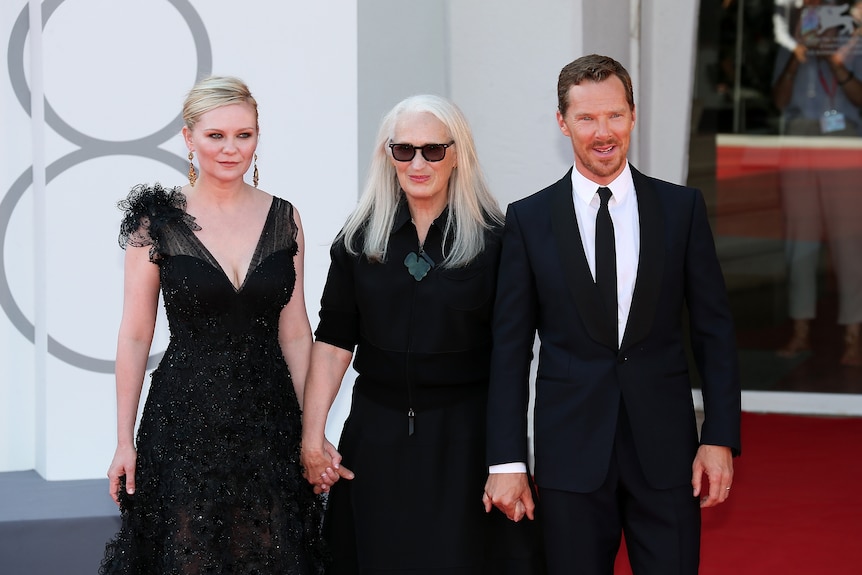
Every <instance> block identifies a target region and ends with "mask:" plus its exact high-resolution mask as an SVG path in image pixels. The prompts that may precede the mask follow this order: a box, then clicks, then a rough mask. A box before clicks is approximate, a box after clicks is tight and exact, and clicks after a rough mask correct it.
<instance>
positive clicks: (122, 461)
mask: <svg viewBox="0 0 862 575" xmlns="http://www.w3.org/2000/svg"><path fill="white" fill-rule="evenodd" d="M137 460H138V452H137V451H136V450H135V448H134V447H132V446H119V445H118V446H117V450H116V451H115V452H114V459H113V461H111V466H110V467H109V468H108V479H109V480H110V481H109V484H108V493H109V494H110V495H111V499H113V500H114V503H116V504H117V505H118V506H119V505H120V478H121V477H123V476H125V477H126V493H128V494H129V495H134V493H135V465H136V463H137Z"/></svg>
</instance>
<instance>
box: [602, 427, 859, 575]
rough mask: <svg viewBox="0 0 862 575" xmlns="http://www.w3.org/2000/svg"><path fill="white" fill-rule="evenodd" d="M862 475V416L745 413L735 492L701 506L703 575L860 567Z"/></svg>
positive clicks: (623, 564)
mask: <svg viewBox="0 0 862 575" xmlns="http://www.w3.org/2000/svg"><path fill="white" fill-rule="evenodd" d="M860 482H862V418H837V417H836V418H825V417H808V416H791V415H776V414H758V413H744V414H743V418H742V456H741V457H739V458H737V459H736V460H735V461H734V482H733V495H732V497H731V498H730V499H729V500H728V501H727V502H726V503H724V504H723V505H720V506H719V507H716V508H712V509H705V510H704V511H703V545H702V549H701V569H700V573H701V575H773V574H776V575H778V574H780V575H820V574H824V575H827V574H828V575H844V574H847V575H850V574H853V575H857V574H859V573H862V489H860ZM616 574H617V575H627V574H631V569H630V568H629V566H628V562H627V560H626V559H625V558H624V557H620V558H618V561H617V569H616Z"/></svg>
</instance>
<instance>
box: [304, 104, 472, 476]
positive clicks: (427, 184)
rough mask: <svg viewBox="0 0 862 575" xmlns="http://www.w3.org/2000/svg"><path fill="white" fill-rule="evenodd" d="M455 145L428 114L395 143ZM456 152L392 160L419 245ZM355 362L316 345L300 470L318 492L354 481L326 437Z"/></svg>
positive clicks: (445, 190)
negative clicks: (435, 158)
mask: <svg viewBox="0 0 862 575" xmlns="http://www.w3.org/2000/svg"><path fill="white" fill-rule="evenodd" d="M451 140H452V138H451V137H450V136H449V133H448V131H447V130H446V126H445V125H444V124H443V123H442V122H440V121H439V120H438V119H437V118H435V117H434V116H433V115H431V114H428V113H405V114H404V115H402V116H401V117H400V118H399V119H398V121H397V122H396V124H395V129H394V130H393V134H392V142H393V143H397V144H412V145H414V146H424V145H425V144H446V143H449V142H450V141H451ZM455 148H456V147H455V146H451V147H449V148H448V149H447V151H446V156H445V157H444V158H443V160H441V161H439V162H426V161H425V158H423V157H422V154H421V152H419V151H417V152H416V155H415V156H414V157H413V160H411V161H409V162H398V161H396V160H395V159H393V158H392V157H391V155H390V157H389V160H390V162H391V163H392V166H393V168H394V169H395V173H396V175H397V177H398V182H399V184H400V185H401V189H402V190H404V194H405V197H406V198H407V206H408V208H409V209H410V215H411V217H412V219H413V223H414V225H415V226H416V233H417V235H418V237H419V243H420V244H422V243H424V242H425V237H426V236H427V234H428V230H429V228H430V227H431V224H432V223H433V222H434V220H435V219H436V218H437V216H439V215H440V214H441V213H442V212H443V210H444V209H445V207H446V204H447V203H448V201H449V177H450V176H451V174H452V170H453V169H455V167H457V164H458V154H457V151H456V149H455ZM352 357H353V354H352V353H351V352H350V351H347V350H345V349H342V348H339V347H336V346H333V345H330V344H328V343H324V342H321V341H316V342H314V345H313V347H312V350H311V369H310V371H309V375H308V381H307V384H306V390H305V391H306V399H305V409H304V411H303V416H302V417H303V419H302V465H303V467H304V468H305V473H306V479H307V480H308V482H309V483H311V484H313V485H314V489H315V491H316V492H321V491H328V490H329V489H330V488H331V487H332V485H334V484H335V482H336V481H338V480H339V479H342V478H344V479H353V477H354V473H353V472H352V471H350V470H349V469H347V468H346V467H344V466H343V465H341V454H339V453H338V451H336V450H335V448H334V447H333V446H332V444H331V443H329V442H328V441H327V440H326V438H325V429H326V417H327V414H328V413H329V409H330V408H331V407H332V402H333V401H334V400H335V396H336V395H337V394H338V390H339V388H340V387H341V381H342V379H343V377H344V374H345V372H346V371H347V368H348V366H349V365H350V360H351V359H352Z"/></svg>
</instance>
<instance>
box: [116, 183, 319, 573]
mask: <svg viewBox="0 0 862 575" xmlns="http://www.w3.org/2000/svg"><path fill="white" fill-rule="evenodd" d="M120 205H121V207H122V208H124V209H125V210H126V215H125V219H124V220H123V223H122V226H121V233H120V243H121V245H126V244H128V245H135V246H145V245H150V246H151V248H150V258H151V260H152V261H153V262H154V263H155V264H157V265H158V266H159V273H160V279H161V289H162V296H163V298H164V303H165V310H166V313H167V317H168V322H169V326H170V343H169V345H168V348H167V350H166V351H165V354H164V357H163V358H162V360H161V362H160V364H159V366H158V368H157V369H156V370H155V371H154V372H153V375H152V382H151V385H150V390H149V395H148V397H147V400H146V404H145V407H144V411H143V416H142V418H141V422H140V426H139V429H138V435H137V450H138V460H137V473H136V490H135V494H134V495H132V496H128V495H126V494H125V492H124V491H123V492H122V493H121V514H122V527H121V529H120V532H119V533H118V534H117V536H116V538H115V539H114V540H112V541H111V542H109V543H108V546H107V549H106V553H105V558H104V560H103V562H102V566H101V569H100V573H101V574H105V575H106V574H125V575H131V574H140V575H144V574H146V575H160V574H182V575H186V574H196V575H197V574H205V573H206V574H220V575H221V574H224V575H226V574H231V575H241V574H249V575H251V574H259V575H270V574H279V575H287V574H301V575H305V574H312V573H319V572H321V571H322V568H323V565H322V563H323V551H322V548H321V545H322V544H321V538H320V531H319V528H320V522H321V517H322V503H321V501H320V499H319V498H318V497H317V496H315V495H314V494H313V493H312V491H311V486H310V485H309V484H308V483H307V482H306V481H305V480H304V479H303V478H302V477H301V474H300V463H299V442H300V408H299V404H298V402H297V398H296V394H295V392H294V389H293V384H292V382H291V377H290V373H289V371H288V366H287V364H286V362H285V360H284V357H283V355H282V352H281V349H280V346H279V343H278V339H277V335H278V333H277V332H278V318H279V314H280V312H281V310H282V308H283V307H284V306H285V304H287V302H288V301H289V300H290V297H291V295H292V293H293V289H294V283H295V279H296V275H295V269H294V266H293V256H294V255H295V254H296V253H297V244H296V234H297V228H296V224H295V222H294V219H293V207H292V206H291V205H290V203H288V202H286V201H284V200H281V199H278V198H274V199H273V202H272V206H271V207H270V210H269V214H268V216H267V221H266V224H265V226H264V229H263V232H262V234H261V237H260V240H259V243H258V246H257V249H256V251H255V254H254V258H253V259H252V262H251V266H250V267H249V271H248V275H247V277H246V278H245V281H244V282H243V284H242V286H241V287H240V289H238V290H237V289H236V288H235V287H234V285H233V284H232V283H231V282H230V280H229V279H228V278H227V276H226V275H225V274H224V272H223V271H222V269H221V268H220V266H219V264H218V263H217V261H216V260H215V259H214V258H213V257H212V255H211V254H210V253H209V252H208V251H207V249H206V247H205V246H204V245H203V244H202V243H201V242H200V241H199V240H198V239H197V236H196V235H195V234H194V230H195V229H199V228H198V226H197V225H196V224H195V222H194V218H193V217H191V216H190V215H188V214H186V212H185V198H184V196H183V195H182V193H181V192H180V191H179V189H174V190H171V191H167V190H164V189H162V188H161V187H159V186H155V187H152V188H149V187H143V186H139V187H137V188H135V189H134V190H133V191H132V193H131V194H130V195H129V198H128V199H127V200H126V201H124V202H122V203H121V204H120Z"/></svg>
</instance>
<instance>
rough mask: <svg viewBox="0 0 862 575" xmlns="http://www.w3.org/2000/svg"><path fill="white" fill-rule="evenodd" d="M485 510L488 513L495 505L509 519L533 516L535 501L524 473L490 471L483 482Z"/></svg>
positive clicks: (516, 520)
mask: <svg viewBox="0 0 862 575" xmlns="http://www.w3.org/2000/svg"><path fill="white" fill-rule="evenodd" d="M482 503H484V504H485V512H486V513H490V512H491V509H493V508H494V507H496V508H497V509H499V510H500V511H502V512H503V513H504V514H505V515H506V517H508V518H509V519H510V520H512V521H515V522H518V521H520V520H521V519H523V518H524V516H526V517H527V519H534V518H535V515H534V513H535V510H536V503H535V502H534V501H533V492H532V490H531V489H530V484H529V482H527V474H526V473H492V474H490V475H488V480H487V481H486V482H485V493H483V494H482Z"/></svg>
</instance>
